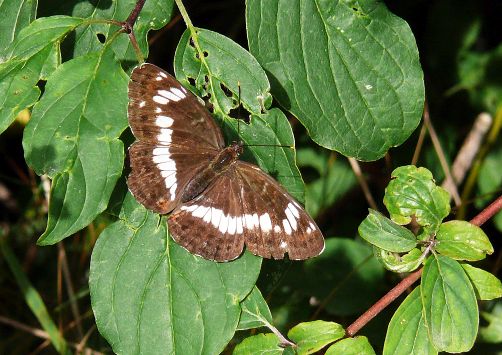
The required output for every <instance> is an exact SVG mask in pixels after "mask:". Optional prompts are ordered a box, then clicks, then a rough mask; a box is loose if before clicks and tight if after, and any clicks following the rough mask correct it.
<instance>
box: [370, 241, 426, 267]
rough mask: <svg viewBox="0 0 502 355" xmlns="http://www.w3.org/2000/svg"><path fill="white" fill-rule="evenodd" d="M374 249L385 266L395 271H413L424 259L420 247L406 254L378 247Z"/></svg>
mask: <svg viewBox="0 0 502 355" xmlns="http://www.w3.org/2000/svg"><path fill="white" fill-rule="evenodd" d="M374 251H375V256H376V257H377V258H378V260H380V261H381V262H382V264H383V266H384V267H385V268H386V269H387V270H390V271H393V272H411V271H413V270H415V269H417V268H418V267H419V266H420V264H422V261H423V257H422V251H421V250H420V249H418V248H414V249H412V250H410V251H409V252H408V253H406V254H404V255H396V254H395V253H390V252H388V251H385V250H383V249H379V248H376V247H375V248H374Z"/></svg>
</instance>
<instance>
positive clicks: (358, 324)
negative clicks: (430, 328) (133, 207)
mask: <svg viewBox="0 0 502 355" xmlns="http://www.w3.org/2000/svg"><path fill="white" fill-rule="evenodd" d="M501 209H502V195H501V196H500V197H499V198H497V199H496V200H495V201H494V202H492V203H491V204H490V205H489V206H488V207H486V208H485V209H484V210H483V211H481V212H480V213H479V214H478V215H477V216H476V217H474V218H473V219H471V220H470V223H472V224H474V225H476V226H478V227H479V226H481V225H482V224H483V223H485V222H486V221H487V220H489V219H490V218H491V217H493V216H494V215H495V214H496V213H497V212H499V211H500V210H501ZM421 274H422V269H419V270H416V271H414V272H412V273H411V274H409V275H408V276H407V277H406V278H404V279H403V280H402V281H401V282H400V283H398V284H397V285H396V286H395V287H394V288H393V289H391V290H390V291H389V292H388V293H387V294H386V295H385V296H383V297H382V298H381V299H379V300H378V301H377V302H376V303H375V304H374V305H373V306H371V307H370V308H369V309H368V310H367V311H366V312H364V313H363V314H362V315H361V316H360V317H359V318H357V319H356V320H355V321H354V322H353V323H352V324H351V325H349V326H348V327H347V330H346V332H345V333H346V335H347V336H349V337H353V336H354V335H355V334H356V333H357V332H358V331H359V330H361V328H362V327H364V326H365V325H366V324H367V323H368V322H369V321H370V320H372V319H373V318H374V317H375V316H376V315H377V314H379V313H380V312H381V311H382V310H384V309H385V307H387V306H388V305H389V304H391V303H392V302H393V301H394V300H395V299H396V298H398V297H399V296H401V295H402V294H403V292H404V291H406V289H407V288H408V287H410V286H411V285H413V284H414V283H415V282H416V281H417V280H418V279H419V278H420V275H421Z"/></svg>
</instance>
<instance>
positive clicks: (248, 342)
mask: <svg viewBox="0 0 502 355" xmlns="http://www.w3.org/2000/svg"><path fill="white" fill-rule="evenodd" d="M283 352H284V348H281V347H280V346H279V338H278V337H277V336H276V335H275V334H273V333H267V334H263V333H262V334H257V335H253V336H251V337H248V338H246V339H244V340H243V341H242V342H241V343H240V344H237V346H236V347H235V349H234V352H233V354H234V355H248V354H257V355H265V354H266V355H280V354H282V353H283Z"/></svg>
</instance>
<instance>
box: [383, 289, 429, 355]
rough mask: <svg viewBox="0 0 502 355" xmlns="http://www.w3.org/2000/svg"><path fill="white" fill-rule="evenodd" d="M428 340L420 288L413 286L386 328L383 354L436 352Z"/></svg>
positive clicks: (425, 353)
mask: <svg viewBox="0 0 502 355" xmlns="http://www.w3.org/2000/svg"><path fill="white" fill-rule="evenodd" d="M437 353H438V352H437V350H436V349H435V348H434V346H433V345H432V343H431V342H430V340H429V334H428V333H427V327H426V325H425V320H424V317H423V313H422V301H421V299H420V289H419V288H418V287H417V288H415V289H414V290H413V291H412V292H411V293H410V294H409V295H408V296H407V297H406V299H405V300H404V301H403V303H401V305H400V306H399V308H398V309H397V310H396V312H395V313H394V315H393V316H392V319H391V320H390V322H389V326H388V328H387V335H386V336H385V344H384V348H383V355H401V354H402V355H408V354H410V355H411V354H416V355H422V354H423V355H428V354H437Z"/></svg>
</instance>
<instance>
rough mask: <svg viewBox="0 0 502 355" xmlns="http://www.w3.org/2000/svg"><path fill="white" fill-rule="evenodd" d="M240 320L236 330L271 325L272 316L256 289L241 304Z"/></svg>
mask: <svg viewBox="0 0 502 355" xmlns="http://www.w3.org/2000/svg"><path fill="white" fill-rule="evenodd" d="M241 310H242V311H241V318H240V319H239V325H238V326H237V330H244V329H251V328H259V327H264V326H267V325H268V324H270V323H272V314H271V313H270V309H269V308H268V305H267V302H265V300H264V299H263V296H262V295H261V292H260V290H259V289H258V287H256V286H255V287H253V291H251V293H250V294H249V295H247V296H246V298H245V299H244V301H242V302H241Z"/></svg>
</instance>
